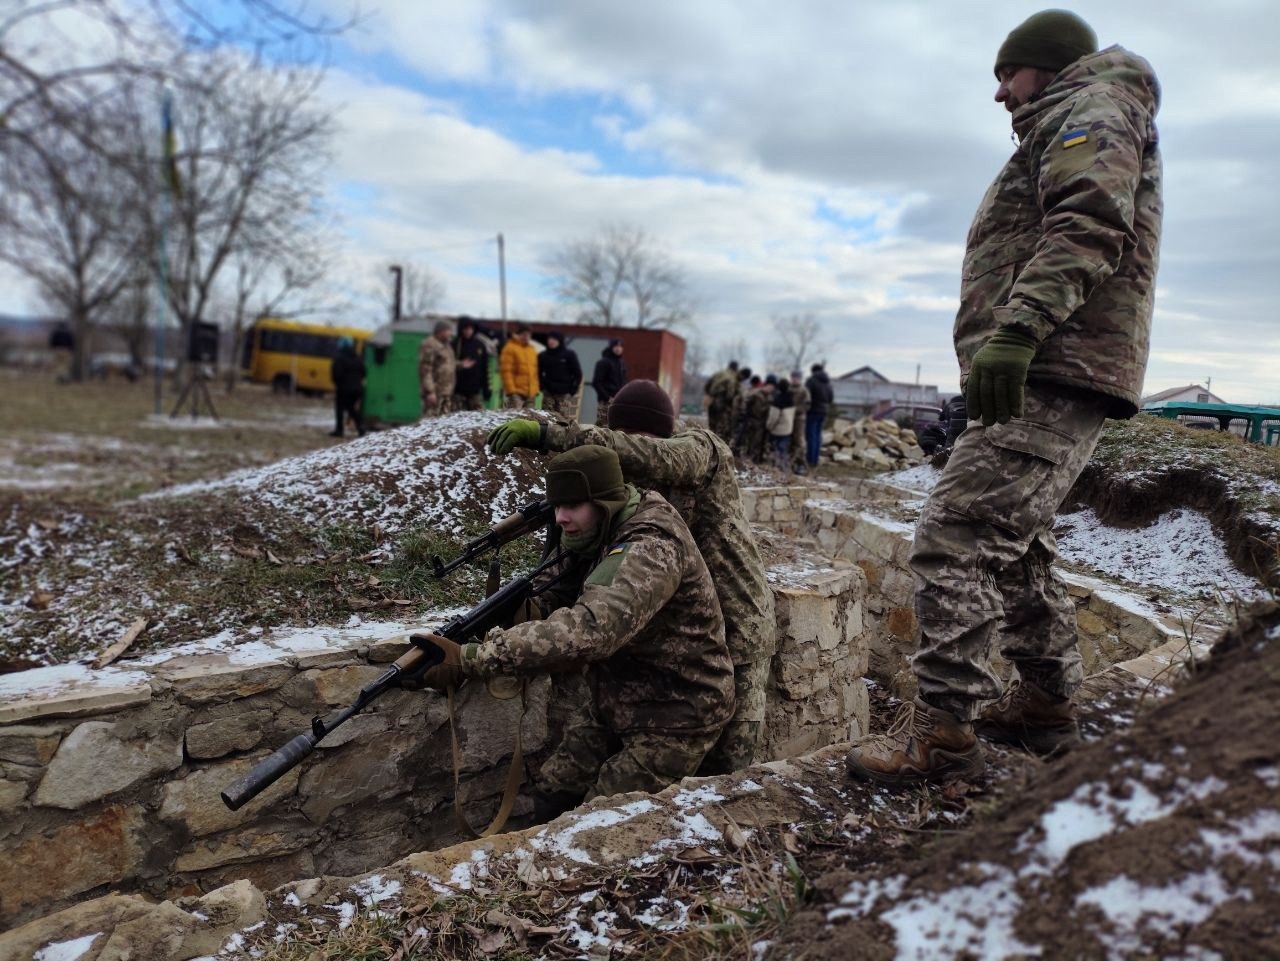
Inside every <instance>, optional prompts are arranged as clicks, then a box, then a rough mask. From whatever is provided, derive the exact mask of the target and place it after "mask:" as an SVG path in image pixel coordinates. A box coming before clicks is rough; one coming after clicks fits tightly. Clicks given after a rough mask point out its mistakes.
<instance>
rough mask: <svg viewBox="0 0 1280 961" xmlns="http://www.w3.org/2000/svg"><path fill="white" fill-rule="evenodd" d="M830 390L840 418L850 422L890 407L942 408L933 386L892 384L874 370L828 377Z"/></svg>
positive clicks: (867, 368) (935, 388)
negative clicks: (841, 416) (845, 418)
mask: <svg viewBox="0 0 1280 961" xmlns="http://www.w3.org/2000/svg"><path fill="white" fill-rule="evenodd" d="M831 390H832V393H833V394H834V395H835V404H836V407H837V408H838V409H839V411H840V413H841V415H843V416H845V417H851V418H854V419H856V418H858V417H869V416H872V415H874V414H878V413H880V412H881V411H884V410H888V409H889V408H890V407H906V406H916V405H919V406H925V407H941V406H942V398H941V396H940V395H939V394H938V388H937V386H936V385H934V384H904V383H901V382H898V381H892V380H890V379H889V378H888V377H885V376H884V374H882V373H880V372H879V371H878V370H876V369H875V368H874V367H859V368H858V369H857V370H851V371H849V372H848V373H847V374H841V375H840V376H839V377H833V378H831Z"/></svg>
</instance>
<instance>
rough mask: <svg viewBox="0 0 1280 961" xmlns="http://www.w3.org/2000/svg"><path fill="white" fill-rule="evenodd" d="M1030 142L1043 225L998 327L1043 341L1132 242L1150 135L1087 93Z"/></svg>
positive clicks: (1116, 107)
mask: <svg viewBox="0 0 1280 961" xmlns="http://www.w3.org/2000/svg"><path fill="white" fill-rule="evenodd" d="M1045 127H1046V128H1048V129H1046V130H1045V131H1044V132H1043V133H1039V132H1038V133H1037V134H1036V135H1035V140H1034V143H1028V145H1027V146H1028V149H1029V150H1030V151H1031V165H1032V172H1033V176H1035V177H1036V189H1037V193H1038V196H1039V201H1040V210H1041V211H1042V224H1043V230H1042V232H1041V235H1040V241H1039V243H1038V244H1037V245H1036V249H1035V252H1034V253H1033V254H1032V257H1031V259H1030V261H1028V263H1027V265H1026V266H1025V267H1024V268H1023V270H1022V271H1021V273H1019V275H1018V279H1017V281H1016V282H1015V283H1014V286H1013V290H1012V291H1011V293H1010V295H1009V300H1008V302H1007V303H1006V304H1005V305H1004V306H1002V307H997V308H995V311H994V312H995V318H996V323H997V324H998V325H999V326H1000V327H1007V326H1011V325H1017V326H1019V327H1022V328H1024V329H1025V330H1027V331H1028V332H1030V333H1031V335H1032V336H1033V337H1035V338H1036V339H1037V340H1043V339H1044V338H1045V337H1047V336H1049V334H1051V333H1052V332H1053V330H1054V329H1055V328H1056V327H1057V326H1058V325H1059V324H1060V323H1062V322H1063V321H1064V320H1066V319H1067V318H1068V317H1070V316H1071V315H1072V314H1073V313H1075V311H1076V310H1077V309H1079V307H1080V305H1081V304H1083V303H1084V302H1085V301H1086V300H1087V299H1088V298H1089V295H1090V294H1091V293H1092V292H1093V290H1094V289H1095V288H1096V287H1097V286H1098V285H1099V284H1101V283H1102V282H1103V281H1104V280H1106V279H1107V278H1108V277H1110V276H1111V275H1112V273H1114V272H1115V269H1116V267H1117V265H1118V264H1119V263H1120V259H1121V256H1122V255H1123V254H1124V253H1125V251H1126V250H1127V249H1129V248H1130V247H1131V246H1132V245H1133V244H1134V243H1135V242H1136V235H1135V233H1134V230H1133V222H1134V204H1135V195H1136V192H1137V188H1138V181H1139V178H1140V177H1141V171H1142V155H1143V151H1144V150H1145V148H1146V144H1147V140H1148V130H1147V127H1146V124H1145V122H1141V121H1139V120H1138V118H1135V117H1134V116H1131V110H1130V108H1128V107H1127V106H1126V105H1125V104H1124V103H1123V102H1121V101H1118V100H1117V99H1116V98H1114V97H1111V96H1108V95H1106V94H1104V93H1095V94H1090V95H1086V96H1084V97H1082V98H1080V99H1079V100H1077V101H1076V102H1075V103H1074V105H1073V106H1072V109H1071V111H1070V112H1069V113H1068V115H1067V117H1066V119H1065V120H1064V122H1062V123H1061V124H1046V125H1045Z"/></svg>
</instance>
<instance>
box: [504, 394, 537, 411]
mask: <svg viewBox="0 0 1280 961" xmlns="http://www.w3.org/2000/svg"><path fill="white" fill-rule="evenodd" d="M531 400H533V398H532V397H529V396H527V395H525V394H504V395H503V397H502V406H503V407H505V408H506V409H507V410H522V409H524V408H525V407H528V406H529V401H531Z"/></svg>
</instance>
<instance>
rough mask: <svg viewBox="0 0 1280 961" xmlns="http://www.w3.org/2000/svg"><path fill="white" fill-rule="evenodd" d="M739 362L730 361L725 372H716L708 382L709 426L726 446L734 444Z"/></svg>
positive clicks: (738, 389)
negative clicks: (734, 409)
mask: <svg viewBox="0 0 1280 961" xmlns="http://www.w3.org/2000/svg"><path fill="white" fill-rule="evenodd" d="M739 384H740V381H739V380H738V362H737V361H736V360H731V361H729V366H728V367H726V368H725V369H724V370H720V371H716V373H714V374H712V375H711V378H710V379H709V380H708V381H707V391H706V393H707V397H708V398H709V399H710V402H709V403H708V404H707V425H708V426H709V427H710V428H711V430H712V431H713V432H714V433H715V434H716V435H717V436H718V437H719V438H720V439H721V440H722V441H724V442H725V443H726V444H729V443H732V442H733V404H734V401H735V400H737V399H738V393H739V391H740V389H741V388H740V386H739Z"/></svg>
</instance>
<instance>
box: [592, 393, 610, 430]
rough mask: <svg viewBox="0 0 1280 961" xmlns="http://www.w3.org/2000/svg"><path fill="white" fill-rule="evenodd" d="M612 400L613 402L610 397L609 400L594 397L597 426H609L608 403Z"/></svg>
mask: <svg viewBox="0 0 1280 961" xmlns="http://www.w3.org/2000/svg"><path fill="white" fill-rule="evenodd" d="M612 402H613V401H612V398H611V399H610V400H601V399H599V398H598V397H597V399H596V426H597V427H608V426H609V405H610V404H611V403H612Z"/></svg>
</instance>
